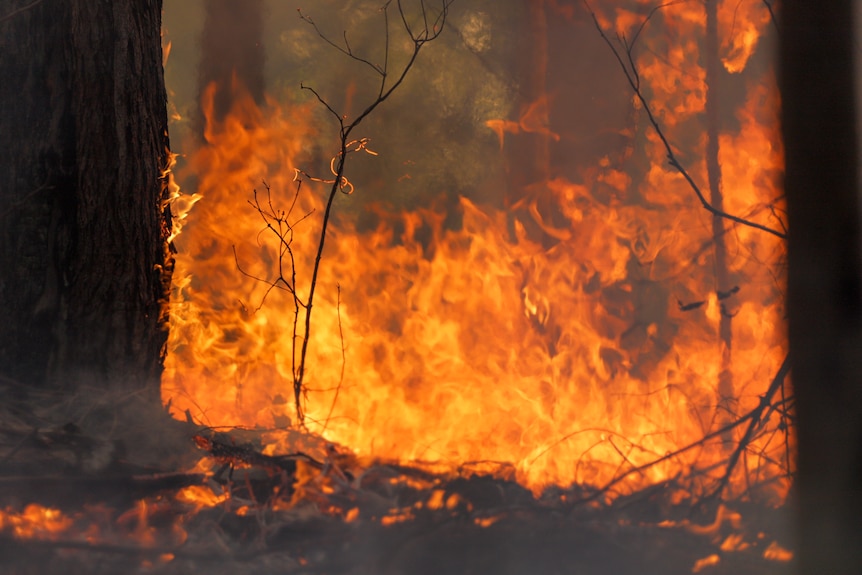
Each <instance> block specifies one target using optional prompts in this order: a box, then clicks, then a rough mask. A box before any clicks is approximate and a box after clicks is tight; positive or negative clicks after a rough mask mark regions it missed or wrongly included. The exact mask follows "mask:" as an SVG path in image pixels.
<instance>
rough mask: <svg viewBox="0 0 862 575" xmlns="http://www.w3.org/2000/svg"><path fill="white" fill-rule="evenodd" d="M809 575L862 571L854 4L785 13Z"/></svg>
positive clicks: (795, 341)
mask: <svg viewBox="0 0 862 575" xmlns="http://www.w3.org/2000/svg"><path fill="white" fill-rule="evenodd" d="M781 18H782V24H783V29H782V32H781V40H782V48H781V64H782V74H781V91H782V106H783V117H782V121H783V125H784V137H785V146H786V153H787V170H786V182H785V189H786V192H787V205H788V219H789V224H790V237H789V243H788V247H789V279H788V299H789V314H790V357H791V361H792V370H793V371H792V374H793V384H794V388H795V393H796V397H797V402H796V405H797V412H798V416H799V426H798V437H799V473H798V487H799V510H800V516H799V525H800V533H799V555H800V566H801V572H802V573H829V574H830V575H838V574H847V575H850V574H851V573H852V574H855V573H859V572H860V568H862V258H860V241H862V237H860V206H859V187H858V174H857V157H858V156H857V142H856V134H855V129H856V123H855V115H854V105H855V99H854V93H853V87H854V79H853V53H854V50H856V51H858V48H857V49H854V43H853V28H852V26H853V17H852V2H851V0H834V1H833V2H815V1H813V0H808V1H803V0H797V1H795V2H786V3H783V4H782V13H781Z"/></svg>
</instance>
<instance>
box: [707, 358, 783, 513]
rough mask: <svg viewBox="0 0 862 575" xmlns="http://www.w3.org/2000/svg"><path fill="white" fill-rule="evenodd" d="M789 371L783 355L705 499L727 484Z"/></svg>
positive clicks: (721, 489) (718, 494) (719, 493)
mask: <svg viewBox="0 0 862 575" xmlns="http://www.w3.org/2000/svg"><path fill="white" fill-rule="evenodd" d="M789 371H790V362H789V361H788V358H787V357H786V356H785V358H784V361H783V362H782V364H781V367H780V368H779V369H778V373H776V374H775V377H774V378H773V379H772V383H771V384H770V385H769V389H767V390H766V393H765V394H763V396H761V398H760V404H759V405H758V406H757V407H756V408H754V409H753V410H752V411H750V412H749V414H748V415H747V416H746V417H748V418H749V424H748V428H747V429H746V430H745V433H744V434H743V435H742V438H741V439H740V440H739V443H738V444H737V445H736V449H734V450H733V453H731V455H730V458H729V459H728V460H727V470H726V471H725V472H724V475H723V476H722V477H721V479H720V480H719V482H718V486H717V487H716V488H715V489H714V490H713V492H712V493H710V494H709V495H707V496H706V497H705V499H712V498H713V497H718V496H720V495H721V492H722V491H724V488H725V487H727V484H728V482H729V481H730V476H731V475H732V474H733V468H734V467H736V463H737V462H738V461H739V456H740V455H742V453H743V451H745V449H746V448H747V447H748V444H749V443H750V442H751V439H752V436H753V434H754V431H755V429H756V428H757V426H758V425H760V424H761V416H762V415H763V412H764V410H766V408H767V407H769V406H770V402H771V401H772V396H773V395H775V393H776V392H777V391H778V390H779V389H782V388H783V387H784V378H785V377H787V373H788V372H789ZM764 421H765V419H764Z"/></svg>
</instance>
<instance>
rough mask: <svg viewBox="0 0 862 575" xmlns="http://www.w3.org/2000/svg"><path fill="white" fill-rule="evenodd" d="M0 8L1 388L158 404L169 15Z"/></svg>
mask: <svg viewBox="0 0 862 575" xmlns="http://www.w3.org/2000/svg"><path fill="white" fill-rule="evenodd" d="M0 6H2V7H0V54H2V57H0V79H2V80H0V134H2V139H3V146H2V148H3V153H2V155H0V270H2V272H0V273H2V275H0V377H2V378H3V379H4V381H6V382H11V381H17V382H19V383H21V384H24V385H26V386H43V387H44V386H50V387H59V388H62V389H64V390H69V389H76V388H77V387H79V386H80V385H96V386H99V387H109V386H111V387H121V388H123V389H129V390H141V389H144V390H146V391H147V395H148V397H150V398H151V399H152V400H154V401H157V400H158V386H159V379H160V374H161V366H162V359H163V354H164V343H165V340H166V326H167V322H166V316H165V307H164V305H163V304H164V301H165V299H166V297H167V293H168V290H169V285H170V276H171V273H170V272H171V256H170V251H169V249H168V245H167V238H168V234H169V231H170V229H169V228H170V212H169V208H168V204H167V200H168V198H167V193H168V191H167V185H166V184H167V181H166V170H167V168H168V162H169V151H168V134H167V112H166V95H165V86H164V75H163V71H162V70H163V69H162V50H161V37H160V34H161V10H162V2H161V0H136V1H133V0H115V1H112V2H93V1H91V0H36V1H33V0H10V1H6V2H3V3H2V5H0Z"/></svg>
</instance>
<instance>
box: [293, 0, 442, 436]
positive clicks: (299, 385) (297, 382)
mask: <svg viewBox="0 0 862 575" xmlns="http://www.w3.org/2000/svg"><path fill="white" fill-rule="evenodd" d="M453 1H454V0H442V8H441V11H440V13H439V14H438V16H437V18H436V20H435V21H434V24H433V26H434V27H433V30H429V29H428V28H427V27H426V28H425V29H424V30H422V31H419V32H418V33H416V32H414V31H413V30H412V29H411V28H410V26H409V24H408V22H407V17H406V15H405V13H404V9H403V6H402V4H401V0H398V2H397V6H398V13H399V14H400V15H401V21H402V22H403V24H404V28H405V30H406V31H407V33H408V35H409V37H410V40H411V41H412V42H413V50H412V53H411V54H410V58H409V59H408V61H407V63H406V64H405V65H404V67H403V68H402V70H401V73H400V74H399V75H398V78H397V79H396V80H395V82H393V83H392V84H391V85H389V86H387V84H386V82H387V75H386V74H385V73H383V74H381V80H380V88H379V91H378V95H377V97H376V98H375V99H374V100H373V101H372V102H371V103H369V104H368V106H367V107H366V108H365V109H364V110H363V111H362V112H361V113H360V114H359V115H358V116H357V117H356V119H355V120H353V121H352V122H350V123H348V124H345V116H344V115H343V114H338V113H337V112H336V111H335V110H334V109H333V108H332V106H330V105H329V103H327V102H326V100H325V99H324V98H323V97H321V95H320V94H319V93H318V92H317V91H316V90H315V89H314V88H311V87H309V86H305V85H302V86H301V87H302V88H303V89H305V90H309V91H310V92H311V93H312V94H314V96H315V97H316V98H317V100H318V101H319V102H320V103H321V104H323V105H324V106H325V107H326V109H327V110H329V112H330V113H331V114H332V115H333V116H335V118H336V119H337V121H338V125H339V136H340V145H339V148H340V149H339V152H338V154H337V156H336V157H337V158H338V159H337V161H336V167H335V169H334V170H332V171H333V172H334V175H335V179H334V180H333V183H332V187H331V188H330V190H329V196H328V198H327V201H326V209H325V210H324V212H323V225H322V227H321V231H320V241H319V242H318V246H317V254H316V256H315V258H314V268H313V269H312V272H311V283H310V286H309V291H308V299H307V305H306V307H305V326H304V327H305V331H304V333H303V336H302V348H301V350H300V358H299V365H298V370H297V371H295V372H294V373H295V376H294V382H293V392H294V400H295V402H296V414H297V418H298V419H299V421H300V423H303V422H304V414H303V411H302V402H301V398H302V393H303V382H304V378H305V362H306V357H307V352H308V342H309V341H310V335H311V315H312V309H313V308H312V306H313V303H314V294H315V291H316V289H317V278H318V275H319V273H320V261H321V259H322V258H323V249H324V246H325V243H326V231H327V228H328V226H329V221H330V217H331V215H332V205H333V202H334V200H335V196H336V195H337V193H338V192H339V190H341V189H342V187H343V185H344V182H345V181H346V180H345V179H344V167H345V162H346V161H347V153H348V151H349V150H348V142H349V141H350V134H351V133H352V132H353V130H355V129H356V127H357V126H359V125H360V124H361V123H362V121H363V120H364V119H365V118H366V117H367V116H368V115H369V114H371V113H372V112H373V111H374V110H375V109H376V108H377V107H378V106H379V105H380V104H382V103H383V102H385V101H386V100H387V99H388V98H389V96H391V95H392V93H393V92H394V91H395V90H396V89H397V88H398V87H399V86H400V85H401V84H402V82H403V81H404V78H406V77H407V73H408V72H409V71H410V70H411V69H412V68H413V64H414V63H415V62H416V58H417V56H418V55H419V52H420V51H421V50H422V47H423V46H424V45H425V44H426V43H428V42H431V41H433V40H435V39H437V38H438V37H439V36H440V34H441V33H442V31H443V28H444V25H445V22H446V18H447V16H448V13H449V6H450V5H451V4H452V2H453ZM389 6H390V3H389V2H387V3H386V4H385V5H384V6H383V8H382V11H383V13H384V18H385V21H386V23H387V28H386V42H385V44H386V50H387V53H388V50H389V46H390V43H389V28H388V22H389V20H388V16H387V12H388V9H389ZM422 9H423V11H424V10H425V6H424V2H423V4H422ZM312 25H313V22H312ZM329 43H330V44H333V43H332V42H329ZM336 47H337V46H336ZM341 51H342V52H345V51H344V50H341ZM346 54H347V55H348V57H350V58H353V59H355V60H359V61H362V60H361V59H360V58H358V57H357V56H355V55H353V54H352V53H350V52H346ZM385 62H386V63H387V65H388V62H389V57H388V54H387V56H386V58H385ZM372 67H374V68H375V70H376V71H378V72H380V70H379V69H377V67H375V66H372Z"/></svg>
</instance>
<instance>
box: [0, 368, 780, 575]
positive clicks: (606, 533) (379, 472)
mask: <svg viewBox="0 0 862 575" xmlns="http://www.w3.org/2000/svg"><path fill="white" fill-rule="evenodd" d="M93 397H97V398H98V399H97V400H94V399H92V398H93ZM0 399H2V403H0V572H3V573H8V574H12V575H31V574H32V575H36V574H39V575H42V574H52V573H63V574H64V575H73V574H77V573H81V574H84V573H87V574H91V573H158V574H166V575H168V574H181V573H182V574H184V573H205V574H208V575H221V574H225V575H227V574H234V573H236V574H240V573H241V574H261V575H262V574H280V573H285V574H322V573H328V574H333V575H365V574H368V575H400V574H411V575H432V574H434V575H438V574H440V575H442V574H446V575H461V574H463V575H467V574H475V575H478V574H499V575H509V574H512V575H515V574H524V575H528V574H529V575H532V574H548V575H552V574H579V575H600V574H602V575H604V574H610V575H626V574H638V575H651V574H656V575H657V574H660V573H661V574H676V573H680V574H682V573H705V574H725V573H726V574H734V575H746V574H751V575H755V574H757V575H761V574H767V575H770V574H774V575H784V574H789V573H792V572H793V570H794V568H795V561H794V560H793V559H792V553H790V552H789V551H787V550H788V549H792V547H793V546H792V542H791V541H792V536H793V533H792V528H791V523H792V522H791V521H790V520H789V518H790V517H792V514H791V511H790V510H789V509H788V505H784V506H782V507H780V508H773V507H769V506H765V505H762V504H757V503H752V502H750V501H744V500H737V501H708V502H703V501H701V502H698V503H697V504H693V503H692V502H691V501H689V500H687V499H686V498H685V497H682V496H681V495H680V494H681V493H684V491H685V490H683V489H682V488H681V487H680V486H679V485H677V484H676V483H673V482H670V483H667V484H663V485H657V486H654V487H652V488H649V489H644V490H641V491H638V492H635V493H631V494H628V495H624V496H616V497H613V498H609V497H607V494H606V493H601V492H599V491H598V490H597V489H595V488H591V487H585V486H572V487H569V488H565V489H563V488H558V489H550V490H546V491H545V492H544V493H542V494H541V495H540V496H538V497H537V496H535V495H534V494H533V493H531V492H530V491H528V490H527V489H525V488H523V487H521V486H520V485H519V484H517V483H516V482H514V481H511V480H509V479H504V478H500V477H499V476H497V477H495V476H491V475H487V474H482V473H476V472H472V473H469V474H468V473H466V472H465V473H462V474H452V473H447V474H439V473H434V472H433V471H431V470H429V469H428V468H424V469H423V468H422V466H419V465H417V466H404V465H398V464H394V463H391V462H390V463H387V462H380V461H375V462H359V461H357V460H356V459H355V458H354V457H352V456H351V455H350V454H349V452H347V451H346V450H339V449H338V448H336V447H335V446H327V447H326V448H325V449H326V450H328V451H324V452H323V453H324V454H323V455H322V456H320V455H316V456H313V455H309V454H307V453H299V452H297V453H293V454H290V455H283V456H276V455H265V454H264V451H263V450H262V449H261V448H260V445H261V443H260V437H261V436H262V432H258V431H253V430H252V431H249V430H233V431H230V432H226V433H215V432H214V431H213V430H210V429H206V428H202V427H200V426H197V425H194V424H192V423H191V422H180V421H176V420H174V419H172V418H170V417H169V416H168V415H167V413H166V412H165V411H164V410H163V409H161V408H160V407H159V406H157V405H156V406H155V407H154V406H152V404H148V403H147V402H146V401H143V400H140V399H139V398H137V397H135V396H134V395H132V396H128V395H126V396H120V395H117V394H113V393H100V394H93V395H90V396H89V397H88V396H86V395H80V394H79V395H78V396H76V397H74V398H64V399H63V400H62V401H57V400H55V399H56V398H54V397H53V396H52V395H51V394H48V393H42V392H33V390H24V389H22V388H20V386H16V385H14V384H11V383H9V382H0ZM202 458H204V459H205V460H206V461H208V462H209V464H210V465H209V467H208V468H204V467H196V464H197V463H198V461H199V460H201V459H202Z"/></svg>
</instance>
